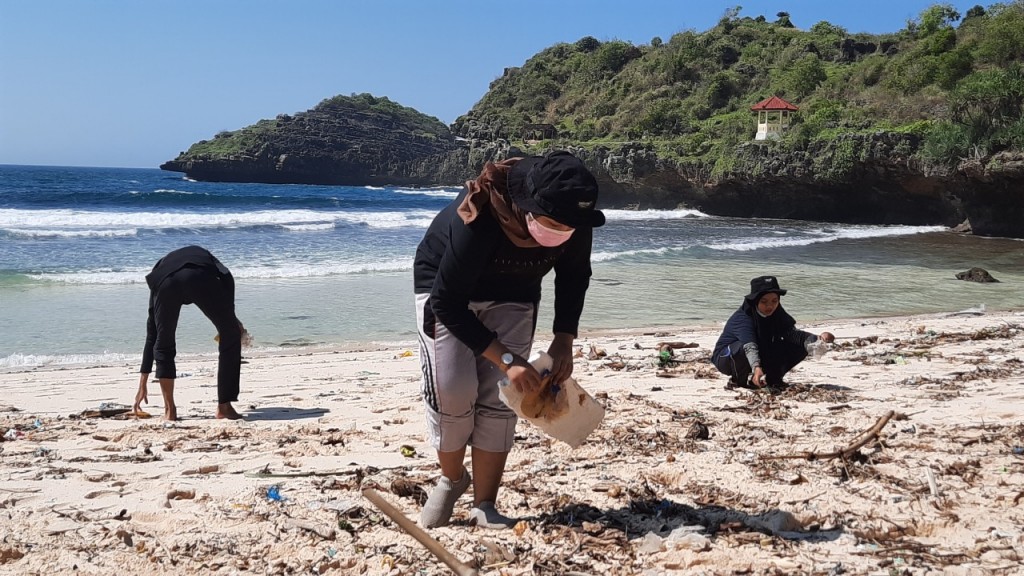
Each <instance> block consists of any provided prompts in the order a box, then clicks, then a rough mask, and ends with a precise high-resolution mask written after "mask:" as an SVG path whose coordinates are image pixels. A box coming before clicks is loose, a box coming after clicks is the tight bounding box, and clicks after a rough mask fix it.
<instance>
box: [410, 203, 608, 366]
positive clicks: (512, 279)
mask: <svg viewBox="0 0 1024 576" xmlns="http://www.w3.org/2000/svg"><path fill="white" fill-rule="evenodd" d="M465 194H466V192H465V191H463V193H462V194H460V195H459V197H458V198H456V199H455V200H454V201H453V202H452V203H451V204H449V205H448V206H447V207H446V208H444V209H443V210H442V211H441V212H440V213H438V215H437V216H436V217H435V218H434V221H433V222H432V223H431V224H430V227H429V228H428V229H427V233H426V234H425V235H424V237H423V240H422V241H421V242H420V244H419V247H418V248H417V249H416V260H415V263H414V271H413V275H414V281H415V287H414V291H415V292H416V293H417V294H430V307H431V309H432V310H433V313H434V315H435V316H436V317H437V319H438V320H440V321H441V323H442V324H444V325H445V327H446V328H448V330H449V331H451V333H452V334H454V335H455V337H456V338H458V339H459V341H461V342H462V343H464V344H465V345H466V346H468V347H469V348H470V349H471V350H472V351H473V352H474V353H475V354H477V355H479V354H481V353H483V351H484V350H485V349H486V348H487V346H488V345H490V343H491V341H493V340H494V338H495V333H494V332H493V331H491V330H489V329H488V328H487V327H485V326H484V325H483V323H482V322H480V320H479V319H478V318H477V317H476V315H475V314H473V312H471V311H470V310H469V302H470V301H496V302H533V303H537V302H540V297H541V281H542V280H543V278H544V276H545V275H546V274H547V273H548V272H550V271H551V270H552V269H554V270H555V319H554V323H553V326H552V330H553V331H554V332H565V333H568V334H572V335H573V336H576V335H577V332H578V330H579V322H580V315H581V314H582V313H583V302H584V298H585V297H586V293H587V288H588V287H589V286H590V276H591V274H592V270H591V267H590V251H591V244H592V242H593V230H592V229H590V228H579V229H577V230H576V231H575V232H573V235H572V236H571V237H570V238H569V240H568V241H566V242H565V243H564V244H562V245H561V246H556V247H554V248H546V247H543V246H541V247H536V248H520V247H518V246H516V245H515V244H513V243H512V241H511V240H509V239H508V237H507V236H506V235H505V233H504V232H503V231H502V229H501V225H500V224H499V223H498V221H497V220H496V219H495V217H494V216H493V214H492V213H491V211H490V210H487V209H484V210H481V213H480V215H479V216H478V217H477V218H476V220H474V221H473V222H471V223H470V224H468V225H467V224H465V223H464V222H463V221H462V218H460V217H459V215H458V213H457V212H456V208H457V207H458V206H459V204H460V203H461V202H462V199H463V198H464V197H465Z"/></svg>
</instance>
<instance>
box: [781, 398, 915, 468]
mask: <svg viewBox="0 0 1024 576" xmlns="http://www.w3.org/2000/svg"><path fill="white" fill-rule="evenodd" d="M895 414H896V413H895V412H893V411H892V410H889V411H888V412H886V413H885V415H883V416H882V417H881V418H879V419H878V422H875V425H874V426H872V427H871V428H868V429H867V430H865V431H864V432H861V433H860V434H858V435H857V437H856V438H854V439H853V442H851V443H850V445H849V446H847V447H846V448H843V449H842V450H833V451H832V452H799V453H796V454H782V455H779V456H762V457H761V458H762V459H763V460H786V459H794V460H796V459H800V460H831V459H833V458H842V459H843V460H849V459H850V457H851V456H853V455H854V454H856V453H857V451H858V450H860V449H861V448H863V447H864V445H865V444H867V443H868V442H870V441H872V440H874V439H875V438H877V437H878V433H879V432H881V431H882V428H885V425H886V424H888V423H889V420H890V419H892V417H893V416H894V415H895Z"/></svg>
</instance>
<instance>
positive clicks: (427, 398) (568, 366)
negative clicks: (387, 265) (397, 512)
mask: <svg viewBox="0 0 1024 576" xmlns="http://www.w3.org/2000/svg"><path fill="white" fill-rule="evenodd" d="M597 194H598V187H597V180H596V179H595V178H594V176H593V175H592V174H591V173H590V172H589V171H588V170H587V169H586V168H585V167H584V165H583V163H582V162H581V161H580V160H579V159H578V158H576V157H575V156H573V155H572V154H570V153H568V152H563V151H556V152H550V153H548V154H545V155H543V156H531V157H527V158H510V159H508V160H504V161H501V162H496V163H491V162H488V163H487V164H486V165H485V166H484V168H483V170H482V171H481V173H480V175H479V176H478V177H477V178H476V180H472V181H468V182H466V186H465V189H464V190H463V192H462V193H461V194H459V196H458V197H457V198H456V199H455V200H453V201H452V203H451V204H449V205H448V206H447V207H446V208H444V209H443V210H441V212H440V213H438V215H437V216H436V217H435V218H434V221H433V222H432V223H431V225H430V227H429V229H428V230H427V232H426V234H425V235H424V237H423V240H422V241H421V242H420V244H419V247H418V248H417V250H416V259H415V263H414V280H415V288H414V292H415V302H416V320H417V327H418V330H419V340H420V364H421V367H422V369H423V384H422V394H423V400H424V403H425V404H426V416H427V425H428V431H429V435H430V442H431V444H432V446H433V448H434V449H435V450H436V451H437V458H438V461H439V463H440V466H441V478H440V480H439V481H438V483H437V486H436V487H435V488H434V489H433V491H432V492H431V493H430V496H429V497H428V499H427V502H426V503H425V504H424V506H423V510H422V512H421V514H420V524H421V525H423V526H424V527H428V528H433V527H437V526H444V525H446V524H448V523H449V521H450V519H451V516H452V512H453V510H454V507H455V503H456V501H457V500H458V499H459V497H460V496H462V494H463V493H464V492H465V491H466V489H467V488H468V487H469V485H470V483H472V484H473V509H472V510H471V512H470V523H471V524H476V525H478V526H483V527H487V528H508V527H511V526H512V525H513V524H514V523H515V521H514V520H513V519H511V518H508V517H506V516H504V515H502V514H500V513H499V512H498V511H497V510H496V509H495V502H496V501H497V497H498V487H499V485H500V484H501V477H502V474H503V473H504V470H505V461H506V459H507V457H508V454H509V451H511V449H512V443H513V439H514V437H515V428H516V414H515V413H514V412H513V411H512V410H511V409H510V408H509V407H508V406H506V405H505V404H504V403H503V402H502V401H501V400H500V399H499V397H498V382H499V381H500V380H502V379H503V378H508V380H509V383H510V385H513V386H515V387H516V389H517V390H520V391H523V392H525V393H536V392H537V391H538V390H539V389H540V386H541V380H542V377H541V375H540V374H538V373H537V371H536V370H535V369H534V368H533V366H531V365H530V363H529V362H527V360H526V357H528V356H529V354H530V351H531V349H532V347H533V338H534V332H535V329H536V325H537V307H538V304H539V302H540V297H541V281H542V279H543V278H544V276H545V275H546V274H547V273H548V272H550V271H551V270H552V269H553V270H554V271H555V302H554V304H555V305H554V309H555V317H554V325H553V327H552V330H553V333H554V335H553V339H552V342H551V345H550V346H549V347H548V350H547V352H548V354H549V355H550V356H551V358H552V359H553V361H554V365H553V366H552V368H551V375H550V377H551V378H552V379H553V381H554V382H561V381H563V380H565V379H566V378H568V377H569V376H571V375H572V369H573V360H572V356H573V348H572V344H573V341H574V339H575V338H576V336H577V330H578V327H579V321H580V315H581V314H582V312H583V301H584V297H585V296H586V293H587V288H588V287H589V285H590V276H591V267H590V252H591V244H592V240H593V229H594V228H595V227H598V226H602V225H603V224H604V222H605V216H604V214H603V213H602V212H601V211H599V210H597V208H596V205H597ZM467 446H472V447H473V449H472V455H471V467H472V472H473V475H472V479H471V476H470V473H469V471H468V470H467V469H466V468H465V466H464V465H463V462H464V460H465V455H466V447H467Z"/></svg>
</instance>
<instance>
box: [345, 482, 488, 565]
mask: <svg viewBox="0 0 1024 576" xmlns="http://www.w3.org/2000/svg"><path fill="white" fill-rule="evenodd" d="M363 496H365V497H366V499H367V500H369V501H370V502H373V504H374V506H376V507H377V508H378V509H380V511H381V512H383V513H384V514H385V515H387V517H388V518H391V520H392V521H393V522H394V523H395V524H398V525H399V526H400V527H401V528H402V529H403V530H405V531H406V532H407V533H408V534H409V535H410V536H412V537H413V538H415V539H416V541H417V542H419V543H420V544H422V545H423V547H424V548H426V549H427V550H430V553H431V554H433V555H434V556H436V557H437V559H438V560H440V561H442V562H444V563H445V565H446V566H448V567H449V568H451V570H452V572H455V574H457V575H458V576H477V570H476V568H472V567H470V566H468V565H466V564H463V563H462V561H460V560H459V559H458V558H456V557H455V555H454V554H452V553H451V552H449V551H448V550H447V549H446V548H445V547H444V546H442V545H441V543H440V542H438V541H437V540H434V539H433V538H432V537H431V536H430V535H429V534H427V533H426V531H425V530H423V528H420V527H419V526H417V525H416V523H415V522H413V521H412V520H409V519H408V518H407V517H406V516H405V514H402V512H401V510H399V509H398V508H395V507H394V506H392V505H391V503H390V502H388V501H387V500H385V499H384V498H382V497H381V495H380V494H377V491H376V490H374V489H373V488H363Z"/></svg>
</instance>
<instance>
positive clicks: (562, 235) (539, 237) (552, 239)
mask: <svg viewBox="0 0 1024 576" xmlns="http://www.w3.org/2000/svg"><path fill="white" fill-rule="evenodd" d="M526 229H527V230H529V231H530V236H533V239H534V240H536V241H537V243H538V244H540V245H541V246H544V247H546V248H554V247H555V246H561V245H562V244H564V243H565V241H566V240H568V239H569V237H570V236H572V233H573V232H575V230H573V229H569V230H553V229H551V228H547V227H546V226H542V225H541V223H540V222H537V220H536V219H535V218H534V217H533V214H530V213H529V212H527V213H526Z"/></svg>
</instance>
